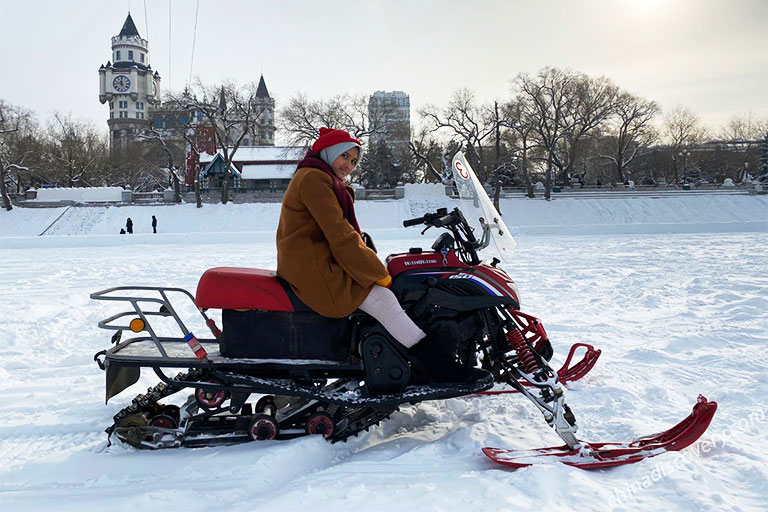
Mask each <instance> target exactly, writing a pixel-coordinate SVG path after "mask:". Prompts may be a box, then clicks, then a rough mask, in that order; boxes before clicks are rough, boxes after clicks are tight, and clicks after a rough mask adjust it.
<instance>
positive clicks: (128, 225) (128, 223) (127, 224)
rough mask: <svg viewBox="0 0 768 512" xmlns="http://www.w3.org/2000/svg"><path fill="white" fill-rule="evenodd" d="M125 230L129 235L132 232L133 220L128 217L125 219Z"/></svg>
mask: <svg viewBox="0 0 768 512" xmlns="http://www.w3.org/2000/svg"><path fill="white" fill-rule="evenodd" d="M125 230H126V231H127V232H128V234H129V235H132V234H133V221H132V220H131V218H130V217H128V220H127V221H125Z"/></svg>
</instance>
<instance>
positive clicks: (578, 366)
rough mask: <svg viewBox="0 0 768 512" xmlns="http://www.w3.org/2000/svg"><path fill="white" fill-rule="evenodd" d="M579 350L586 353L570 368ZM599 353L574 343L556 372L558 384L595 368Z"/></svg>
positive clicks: (497, 391) (510, 391) (501, 391)
mask: <svg viewBox="0 0 768 512" xmlns="http://www.w3.org/2000/svg"><path fill="white" fill-rule="evenodd" d="M579 348H584V349H586V352H585V353H584V356H583V357H582V358H581V360H580V361H579V362H578V363H575V364H574V365H573V366H571V360H572V359H573V356H574V355H575V354H576V350H578V349H579ZM601 353H602V352H601V350H600V349H599V348H595V347H593V346H592V345H589V344H587V343H574V344H573V346H572V347H571V350H570V351H569V352H568V357H567V358H566V359H565V362H564V363H563V367H562V368H560V369H559V370H557V378H558V380H559V381H560V383H561V384H566V383H568V382H573V381H576V380H579V379H581V378H582V377H584V376H585V375H586V374H588V373H589V372H590V370H592V368H593V367H594V366H595V363H597V360H598V358H599V357H600V354H601ZM519 382H520V384H522V385H523V386H526V387H530V386H531V384H530V383H529V382H527V381H526V380H524V379H520V381H519ZM514 393H519V391H517V390H516V389H494V390H491V391H482V392H480V393H477V394H478V395H488V396H493V395H510V394H514Z"/></svg>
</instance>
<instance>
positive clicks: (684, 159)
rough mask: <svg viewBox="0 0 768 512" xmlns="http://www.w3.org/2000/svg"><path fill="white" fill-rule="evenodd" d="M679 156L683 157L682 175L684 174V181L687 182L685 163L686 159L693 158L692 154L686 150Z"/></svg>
mask: <svg viewBox="0 0 768 512" xmlns="http://www.w3.org/2000/svg"><path fill="white" fill-rule="evenodd" d="M679 155H680V156H681V157H683V172H682V174H683V181H685V161H686V159H687V158H688V157H689V156H691V152H690V151H688V150H687V149H684V150H682V151H680V153H679Z"/></svg>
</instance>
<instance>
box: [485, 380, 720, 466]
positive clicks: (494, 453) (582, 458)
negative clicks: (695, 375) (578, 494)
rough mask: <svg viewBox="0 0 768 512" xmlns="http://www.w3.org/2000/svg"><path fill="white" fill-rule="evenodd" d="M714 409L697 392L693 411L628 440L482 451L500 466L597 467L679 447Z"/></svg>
mask: <svg viewBox="0 0 768 512" xmlns="http://www.w3.org/2000/svg"><path fill="white" fill-rule="evenodd" d="M716 410H717V403H715V402H710V401H707V399H706V398H704V397H703V396H701V395H699V398H698V400H697V402H696V405H694V406H693V412H691V414H690V415H689V416H688V417H687V418H685V419H684V420H683V421H681V422H680V423H678V424H677V425H675V426H674V427H672V428H670V429H669V430H666V431H664V432H661V433H659V434H654V435H651V436H646V437H641V438H639V439H635V440H634V441H631V442H629V443H588V442H584V441H580V442H581V446H580V447H577V448H575V449H571V448H569V447H568V446H559V447H549V448H540V449H537V450H506V449H500V448H488V447H486V448H483V453H484V454H485V455H486V456H488V458H490V459H491V460H492V461H494V462H496V463H497V464H501V465H503V466H508V467H512V468H522V467H527V466H533V465H539V464H550V463H562V464H567V465H569V466H573V467H576V468H580V469H601V468H608V467H613V466H622V465H625V464H634V463H635V462H639V461H641V460H644V459H647V458H650V457H655V456H657V455H661V454H662V453H665V452H670V451H679V450H682V449H683V448H686V447H687V446H690V445H691V444H693V443H694V442H696V440H697V439H699V437H701V435H702V434H703V433H704V432H705V431H706V430H707V427H709V424H710V422H711V421H712V417H713V416H714V414H715V411H716Z"/></svg>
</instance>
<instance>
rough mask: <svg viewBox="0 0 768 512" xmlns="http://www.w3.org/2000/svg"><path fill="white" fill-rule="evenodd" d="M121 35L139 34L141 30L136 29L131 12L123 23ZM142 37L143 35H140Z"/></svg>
mask: <svg viewBox="0 0 768 512" xmlns="http://www.w3.org/2000/svg"><path fill="white" fill-rule="evenodd" d="M118 35H119V36H139V31H138V30H136V25H135V24H134V23H133V18H131V13H130V12H129V13H128V17H127V18H125V23H123V28H122V30H120V33H119V34H118ZM139 37H141V36H139Z"/></svg>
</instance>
